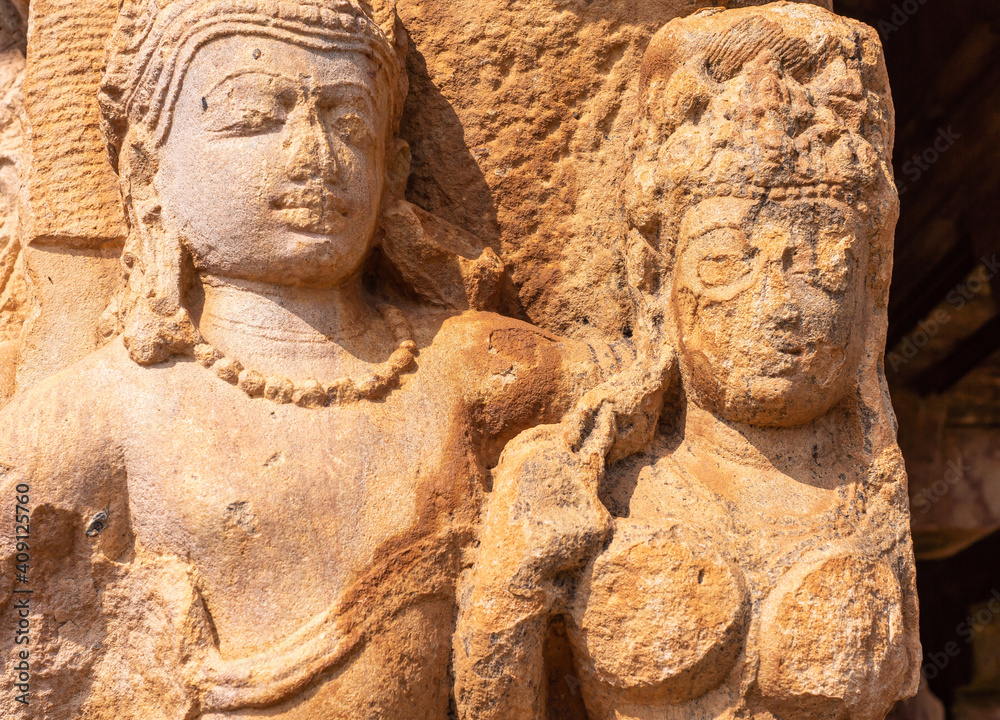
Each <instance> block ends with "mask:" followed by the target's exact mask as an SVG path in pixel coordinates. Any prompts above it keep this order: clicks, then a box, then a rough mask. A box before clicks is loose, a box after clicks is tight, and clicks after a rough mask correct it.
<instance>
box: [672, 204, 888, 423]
mask: <svg viewBox="0 0 1000 720" xmlns="http://www.w3.org/2000/svg"><path fill="white" fill-rule="evenodd" d="M867 257H868V249H867V243H866V241H865V238H864V236H863V235H862V234H861V231H860V229H859V226H858V224H857V221H856V219H855V218H854V216H853V213H852V212H851V211H850V210H849V208H847V207H846V206H844V205H841V204H839V203H833V202H827V201H824V200H796V201H788V202H767V203H764V204H762V205H761V204H758V203H755V202H754V201H751V200H741V199H735V198H714V199H709V200H706V201H704V202H702V203H701V204H699V205H698V206H697V207H695V208H693V209H692V210H691V211H689V212H688V214H687V215H686V216H685V218H684V221H683V223H682V226H681V233H680V239H679V244H678V253H677V265H676V271H675V273H674V292H673V304H674V308H673V309H674V317H675V321H676V327H677V335H678V343H679V348H680V356H681V367H682V371H683V373H684V377H685V384H686V386H687V387H688V389H689V393H690V395H691V396H692V398H693V399H694V401H695V402H697V403H698V404H699V405H702V406H703V407H705V408H706V409H708V410H711V411H712V412H715V413H716V414H718V415H720V416H721V417H723V418H725V419H727V420H730V421H734V422H742V423H748V424H753V425H764V426H792V425H799V424H803V423H805V422H808V421H810V420H813V419H815V418H817V417H819V416H821V415H822V414H824V413H825V412H826V411H827V410H829V409H830V408H831V407H832V406H833V405H835V404H836V403H837V402H839V401H840V400H841V399H842V398H843V397H844V394H845V393H846V392H847V388H848V387H849V384H850V382H851V379H852V376H853V374H854V371H855V370H856V368H857V365H858V362H859V359H860V356H861V352H862V348H863V340H864V337H865V332H866V328H865V327H864V325H865V313H864V304H863V296H864V274H865V273H864V268H865V266H866V264H867Z"/></svg>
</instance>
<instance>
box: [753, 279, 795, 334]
mask: <svg viewBox="0 0 1000 720" xmlns="http://www.w3.org/2000/svg"><path fill="white" fill-rule="evenodd" d="M761 304H762V307H761V310H762V313H761V316H762V317H763V318H764V319H765V321H766V322H768V323H771V324H773V325H774V326H775V327H779V328H783V329H787V328H791V327H795V326H796V325H798V323H799V320H800V319H801V318H802V313H801V311H800V310H799V306H798V303H797V302H796V301H795V296H794V295H792V291H791V288H790V287H789V284H788V281H787V280H786V279H785V273H784V271H783V269H782V267H781V266H780V265H777V264H775V265H774V266H772V268H771V270H770V272H768V274H767V278H766V280H765V282H764V288H763V291H762V293H761Z"/></svg>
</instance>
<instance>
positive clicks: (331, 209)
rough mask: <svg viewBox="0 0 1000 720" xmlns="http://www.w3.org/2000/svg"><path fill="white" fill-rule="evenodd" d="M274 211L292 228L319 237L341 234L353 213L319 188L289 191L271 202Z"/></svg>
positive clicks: (327, 191)
mask: <svg viewBox="0 0 1000 720" xmlns="http://www.w3.org/2000/svg"><path fill="white" fill-rule="evenodd" d="M271 208H272V210H273V211H274V212H275V214H276V215H277V216H278V217H279V218H280V219H281V221H282V222H283V223H285V224H286V225H288V226H290V227H291V228H293V229H295V230H301V231H303V232H308V233H315V234H319V235H332V234H334V233H336V232H338V231H340V230H341V229H342V228H343V226H344V221H345V219H346V218H347V215H348V212H349V210H350V208H349V206H348V204H347V202H346V201H344V200H343V199H342V198H341V197H340V196H338V195H337V194H336V193H334V192H332V191H331V190H329V189H328V188H326V187H317V186H301V187H294V188H289V189H288V190H286V191H284V192H282V193H280V194H279V195H277V196H276V197H275V198H274V199H273V200H272V201H271Z"/></svg>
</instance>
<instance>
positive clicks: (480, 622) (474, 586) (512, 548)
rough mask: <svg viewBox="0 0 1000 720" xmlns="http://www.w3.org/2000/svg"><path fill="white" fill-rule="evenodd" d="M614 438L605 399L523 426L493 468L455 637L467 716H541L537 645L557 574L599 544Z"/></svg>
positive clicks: (558, 589) (459, 689) (555, 594)
mask: <svg viewBox="0 0 1000 720" xmlns="http://www.w3.org/2000/svg"><path fill="white" fill-rule="evenodd" d="M614 440H615V414H614V409H613V407H612V405H611V403H610V402H608V401H604V402H601V403H600V404H597V405H596V406H595V405H591V404H588V403H587V402H586V401H584V402H581V403H580V406H578V409H577V410H576V411H575V412H574V413H573V414H572V415H571V416H570V417H569V418H567V420H565V421H564V422H563V423H561V424H559V425H548V426H544V427H540V428H535V429H533V430H530V431H527V432H525V433H522V434H521V435H520V436H518V437H517V438H515V439H514V440H513V441H512V442H511V443H510V444H509V445H508V446H507V448H506V449H505V450H504V453H503V455H502V456H501V458H500V463H499V464H498V465H497V468H496V469H495V471H494V473H493V478H494V487H493V493H492V495H491V497H490V500H489V503H488V505H487V508H486V513H485V519H484V523H483V531H482V534H481V538H480V546H479V550H478V555H477V559H476V564H475V567H474V568H473V572H472V577H471V587H470V588H468V591H467V592H466V593H463V598H462V602H461V608H460V615H459V623H458V632H457V635H456V648H455V662H456V698H457V701H458V708H459V716H460V717H462V718H465V719H468V720H472V719H473V718H475V720H488V719H489V718H498V719H499V718H523V719H524V720H532V719H540V718H542V717H544V709H545V708H544V704H545V697H544V692H543V690H542V688H543V687H544V677H543V674H544V670H543V662H542V651H543V647H544V641H545V634H546V633H545V628H546V624H547V622H548V618H549V616H550V614H552V612H553V608H555V607H556V606H557V605H558V604H559V603H560V601H561V600H562V591H563V588H564V587H565V585H564V584H563V583H560V582H559V580H560V578H561V577H562V576H565V575H566V574H567V573H570V572H571V571H573V570H574V569H576V568H578V567H580V566H581V565H582V564H583V563H584V562H586V560H587V559H588V558H590V557H592V556H593V555H594V554H596V553H597V551H598V550H599V549H600V547H601V545H602V544H603V543H604V541H605V539H606V538H607V536H608V533H609V532H610V531H611V517H610V515H609V514H608V511H607V510H606V509H605V507H604V506H603V504H602V503H601V501H600V499H599V498H598V487H599V482H600V478H601V476H602V474H603V472H604V466H605V458H606V455H607V453H608V450H609V449H610V447H611V446H612V444H613V443H614Z"/></svg>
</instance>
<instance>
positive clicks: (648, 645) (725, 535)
mask: <svg viewBox="0 0 1000 720" xmlns="http://www.w3.org/2000/svg"><path fill="white" fill-rule="evenodd" d="M721 5H722V3H718V2H697V3H689V2H663V3H653V4H635V3H630V4H626V3H616V2H594V3H583V2H581V3H577V2H562V1H561V0H552V1H551V2H549V1H548V0H546V1H545V2H532V3H526V4H525V3H520V4H512V3H509V2H506V1H503V0H490V2H447V3H446V2H431V1H430V0H413V2H406V3H403V2H400V3H399V7H398V8H396V7H395V6H394V5H393V4H391V3H388V2H382V1H376V2H368V1H367V0H295V1H293V2H277V1H276V0H159V1H157V0H125V2H123V3H120V4H117V5H116V4H115V3H104V2H96V3H94V4H93V7H82V6H81V5H80V4H79V3H76V2H74V3H69V2H66V1H65V0H35V4H33V7H32V13H33V15H32V25H31V27H32V28H33V31H32V34H30V35H29V38H28V47H29V63H28V69H27V80H26V81H25V83H26V87H27V104H28V106H27V118H28V131H29V150H30V152H29V162H30V168H29V173H28V180H27V183H26V200H25V205H24V207H25V208H26V212H27V213H28V216H27V217H26V218H23V219H22V221H23V222H22V227H24V228H26V230H25V232H26V233H27V236H26V237H27V238H28V239H27V240H26V241H25V244H26V246H27V247H26V250H25V251H24V252H23V253H22V256H23V257H24V266H25V274H26V276H27V278H28V282H31V283H32V284H33V285H34V287H35V296H36V297H35V299H36V300H37V302H38V308H37V310H35V311H34V312H33V314H32V317H31V318H30V323H29V324H28V327H27V329H26V330H25V331H23V332H21V333H20V335H19V337H20V341H19V343H20V347H19V351H18V356H19V358H20V368H19V372H18V378H17V385H18V389H19V391H18V392H17V393H16V394H15V395H14V396H13V399H12V400H11V401H10V403H9V404H8V405H7V406H6V407H5V408H4V409H3V411H2V415H0V493H2V494H0V510H2V513H3V516H4V517H7V518H8V519H9V520H10V519H12V520H16V523H13V522H10V521H8V524H7V525H6V527H7V530H9V532H8V531H4V532H3V534H2V535H0V553H2V557H3V558H4V563H5V566H7V567H9V568H13V569H16V570H17V572H9V573H4V574H3V575H2V577H0V610H2V612H0V633H2V635H0V637H3V638H5V639H4V640H2V641H0V647H2V648H4V652H3V653H2V656H0V657H2V659H0V663H3V664H2V665H0V667H2V671H3V674H4V675H3V678H4V682H6V683H7V684H8V686H13V684H14V683H15V681H16V680H17V679H18V678H19V677H20V675H19V674H20V673H22V672H29V671H25V670H23V669H22V668H19V667H18V666H17V664H16V663H15V662H13V661H11V660H10V659H11V658H15V655H14V653H15V652H16V651H17V650H18V649H19V648H18V647H17V646H16V645H15V644H14V638H16V637H17V631H18V629H25V628H24V626H23V623H22V621H23V620H26V621H27V623H28V625H27V629H25V632H28V633H30V637H31V644H30V672H29V675H30V683H29V682H28V681H25V684H27V685H30V687H28V688H27V689H25V690H24V693H26V694H27V695H28V696H29V697H30V700H31V704H30V706H25V705H21V704H17V705H12V706H10V707H11V708H12V709H11V713H12V717H14V718H22V717H23V718H41V719H45V720H57V719H58V720H64V719H65V718H75V717H85V718H88V720H112V719H114V720H130V719H132V718H134V719H135V720H139V719H140V718H141V719H142V720H148V719H149V718H163V719H164V720H168V719H169V720H175V719H176V720H191V719H194V718H197V719H199V720H223V718H250V717H260V716H268V717H274V718H285V719H287V720H313V719H316V720H319V718H329V717H350V718H372V719H373V720H374V719H375V718H378V719H379V720H415V719H417V718H428V719H434V720H444V719H445V718H448V717H459V718H462V720H488V718H491V717H495V718H505V719H510V718H525V719H526V720H530V719H537V720H541V719H542V718H550V717H551V718H559V719H565V720H569V718H577V719H578V720H584V718H590V719H591V720H601V719H603V718H609V719H610V718H636V719H638V718H654V717H655V718H682V717H683V718H719V719H721V718H733V719H735V718H737V717H740V718H756V719H757V720H774V719H780V720H792V719H794V718H806V717H830V718H845V719H850V720H855V719H857V720H881V718H882V717H884V715H885V713H886V712H887V711H888V710H889V708H890V707H891V706H892V704H893V703H894V702H895V701H896V700H898V699H903V698H905V697H907V696H909V695H912V694H913V693H914V692H916V690H917V667H918V665H919V642H918V640H917V637H916V600H915V595H914V591H913V559H912V550H911V546H910V538H909V531H908V525H907V522H908V515H907V505H906V499H905V498H906V493H905V474H904V472H903V468H902V462H901V458H900V455H899V449H898V447H897V446H896V443H895V439H894V426H893V417H892V410H891V407H890V406H889V402H888V396H887V392H886V390H885V383H884V377H883V375H882V373H881V372H880V370H881V362H882V352H881V348H882V346H883V345H884V335H885V323H886V320H885V312H886V296H887V292H888V277H889V272H890V267H891V257H892V252H891V240H892V230H893V226H894V222H895V214H896V196H895V191H894V188H893V185H892V178H891V170H889V168H888V158H889V155H890V153H891V146H892V123H893V116H892V106H891V100H890V97H889V92H888V86H887V81H886V78H885V71H884V67H883V62H882V56H881V48H880V47H879V44H878V40H877V37H876V36H875V35H874V33H873V32H872V31H871V30H870V29H868V28H866V27H864V26H862V25H859V24H857V23H854V22H850V21H846V20H843V19H841V18H838V17H837V16H835V15H834V14H832V13H831V12H830V11H829V10H828V9H825V4H824V3H817V4H809V3H802V4H795V3H776V4H774V5H771V6H767V7H763V8H759V7H756V6H757V5H759V3H747V2H734V3H730V4H729V9H725V8H723V7H715V6H721ZM817 5H824V7H817ZM706 6H710V7H707V8H706ZM661 27H662V28H663V29H662V30H661V29H660V28H661ZM57 39H58V41H57ZM63 39H64V40H65V42H66V43H67V44H68V46H69V47H73V48H75V50H74V51H73V52H76V53H77V54H76V55H74V56H73V57H71V58H70V60H71V61H72V62H69V63H67V64H65V66H60V64H59V57H60V54H61V53H62V52H65V50H64V49H62V48H63V47H65V46H61V45H60V42H62V40H63ZM77 51H78V52H77ZM99 55H102V56H103V57H104V61H103V62H98V61H97V60H95V58H96V57H98V56H99ZM60 73H61V74H65V75H66V76H67V78H68V79H67V82H66V83H65V84H64V85H63V86H60V87H59V88H58V91H57V92H56V91H53V92H51V93H48V92H46V91H45V89H46V87H47V84H46V83H52V82H53V81H52V77H55V76H59V75H60ZM72 118H77V119H78V123H77V124H73V123H72V122H70V120H71V119H72ZM77 160H78V162H76V161H77ZM84 188H88V189H89V190H90V191H92V192H91V194H86V193H84V190H83V189H84ZM76 200H79V201H80V203H79V206H78V207H76V209H74V207H75V206H74V202H75V201H76ZM53 278H54V280H53ZM46 281H49V282H46ZM18 528H20V529H18ZM19 535H20V536H21V537H18V536H19ZM18 553H21V555H19V554H18ZM25 556H27V559H24V558H25ZM26 590H31V593H30V601H25V600H24V599H23V598H22V596H23V595H25V594H26V593H24V592H22V591H26ZM24 602H28V604H29V607H30V612H29V613H28V615H27V617H25V616H23V615H20V614H19V613H20V609H21V607H22V606H23V603H24ZM19 603H20V604H19ZM560 673H562V674H563V675H565V676H569V675H570V674H571V675H572V677H573V678H575V681H576V685H575V686H574V688H573V692H572V693H571V694H572V696H573V699H572V700H566V701H565V702H563V700H562V699H561V697H562V696H561V695H560V694H559V692H557V691H556V690H554V689H553V688H554V687H555V685H554V683H553V682H552V678H554V677H558V676H559V674H560Z"/></svg>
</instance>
